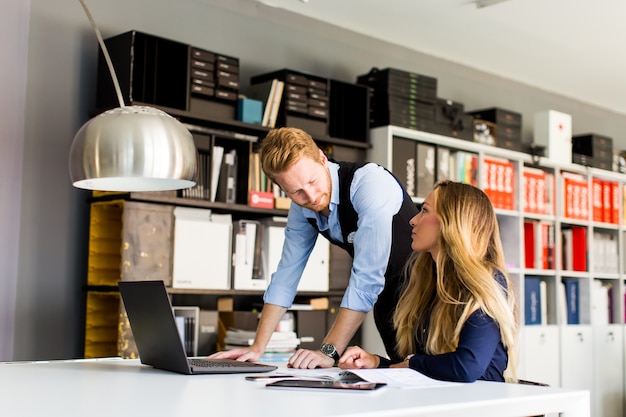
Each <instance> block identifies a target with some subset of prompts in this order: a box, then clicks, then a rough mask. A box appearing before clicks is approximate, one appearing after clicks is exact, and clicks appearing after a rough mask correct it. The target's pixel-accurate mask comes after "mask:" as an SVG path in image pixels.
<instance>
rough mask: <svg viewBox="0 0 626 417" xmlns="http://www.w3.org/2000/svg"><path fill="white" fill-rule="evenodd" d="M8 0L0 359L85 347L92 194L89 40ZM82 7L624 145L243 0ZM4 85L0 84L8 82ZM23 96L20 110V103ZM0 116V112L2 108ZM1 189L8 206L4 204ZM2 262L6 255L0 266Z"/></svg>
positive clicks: (549, 102)
mask: <svg viewBox="0 0 626 417" xmlns="http://www.w3.org/2000/svg"><path fill="white" fill-rule="evenodd" d="M10 3H11V5H10V6H9V10H10V11H12V12H13V14H9V15H10V16H7V15H6V14H4V9H3V14H2V18H0V19H1V21H0V23H3V25H2V26H3V30H4V29H5V28H4V23H5V21H6V22H7V23H9V27H11V25H13V28H15V29H16V30H15V33H17V34H18V37H19V39H18V40H19V42H18V44H19V45H22V47H23V46H24V45H26V42H28V66H27V77H28V78H27V90H26V93H25V95H24V91H23V89H20V88H19V85H15V86H13V85H11V86H10V87H11V89H10V90H9V92H10V96H9V98H5V95H4V94H1V95H0V97H2V98H1V99H0V100H2V101H0V103H2V106H3V108H4V106H9V105H12V106H13V105H15V104H17V108H16V109H14V110H12V111H9V113H8V114H9V115H11V116H10V118H9V119H8V120H9V121H10V122H11V126H12V130H11V131H10V132H8V133H10V135H9V136H8V137H9V138H10V140H9V143H8V145H6V146H8V150H9V153H10V156H7V154H6V153H5V142H6V139H5V132H4V130H2V131H0V132H1V133H2V137H3V139H2V140H3V141H2V152H1V155H2V156H1V158H2V160H1V163H2V164H1V166H0V170H1V171H0V173H1V174H3V175H0V186H1V187H2V188H1V190H2V191H3V192H2V194H0V195H1V196H2V197H1V198H2V200H1V201H2V204H1V205H0V232H4V230H5V229H6V230H7V231H8V235H5V233H2V235H1V237H0V253H1V254H2V255H1V256H3V258H0V261H1V262H0V265H1V267H2V268H3V269H2V270H1V272H2V277H0V279H2V280H3V281H0V284H2V286H0V302H2V304H3V305H2V308H3V310H2V311H3V314H2V317H3V319H5V318H6V317H7V315H5V314H4V310H6V308H7V305H8V308H9V309H11V308H12V306H11V301H12V300H13V299H14V297H13V287H14V286H15V285H16V284H17V297H16V300H17V301H16V307H15V308H14V311H13V313H14V317H15V324H16V330H15V335H14V336H15V341H14V352H13V353H12V349H11V346H7V343H9V342H5V341H8V340H11V336H12V335H11V333H12V325H11V323H5V322H0V326H2V327H0V340H1V341H2V342H0V343H2V344H0V349H2V350H0V359H10V358H11V356H13V358H14V359H50V358H69V357H76V356H77V355H78V354H79V352H80V351H81V345H82V341H81V337H82V329H81V326H82V321H81V315H82V309H83V301H82V295H83V293H82V289H81V286H82V285H83V283H84V280H85V278H84V272H85V258H86V255H87V253H86V237H87V220H86V219H87V205H86V199H87V195H86V193H85V192H83V191H79V190H76V189H73V188H72V187H71V185H70V183H69V178H68V169H67V155H68V151H69V147H70V144H71V141H72V138H73V136H74V134H75V133H76V132H77V130H78V129H79V127H80V126H81V124H82V123H84V122H85V121H86V120H87V119H88V117H89V112H90V111H91V110H92V108H93V104H94V97H93V94H94V91H95V87H94V81H95V77H94V76H95V73H94V69H95V63H96V53H97V42H96V39H95V36H94V35H93V33H92V32H91V28H90V26H89V23H88V21H87V18H86V17H85V15H84V13H83V11H82V8H81V7H80V4H79V3H78V2H77V1H74V0H31V9H30V31H29V32H28V35H29V38H26V36H27V33H26V31H25V30H24V28H25V27H28V22H27V21H28V19H27V18H24V16H19V21H18V23H17V27H15V23H13V22H12V16H14V15H15V14H18V15H19V12H20V11H21V10H23V9H22V8H23V7H27V6H23V5H21V3H22V1H20V0H10ZM87 3H88V5H89V7H90V9H91V11H92V13H93V15H94V18H95V20H96V22H97V24H98V26H99V27H100V30H101V32H102V34H103V36H105V37H108V36H112V35H115V34H118V33H121V32H125V31H127V30H130V29H137V30H140V31H144V32H147V33H152V34H155V35H159V36H162V37H166V38H170V39H173V40H177V41H180V42H184V43H188V44H192V45H194V46H198V47H201V48H204V49H209V50H213V51H217V52H221V53H224V54H227V55H232V56H236V57H238V58H240V61H241V76H242V81H243V84H244V86H245V85H246V84H247V81H248V80H249V77H250V76H251V75H253V74H259V73H262V72H266V71H271V70H275V69H280V68H291V69H294V70H298V71H304V72H309V73H312V74H315V75H319V76H324V77H329V78H334V79H338V80H343V81H347V82H354V81H355V79H356V76H357V75H360V74H363V73H366V72H367V71H369V69H370V68H371V67H373V66H377V67H381V68H384V67H394V68H399V69H404V70H408V71H414V72H418V73H422V74H426V75H431V76H435V77H437V79H438V81H439V91H438V92H439V96H440V97H445V98H449V99H454V100H456V101H461V102H463V103H465V105H466V108H467V109H468V110H471V109H478V108H483V107H492V106H499V107H503V108H507V109H511V110H515V111H519V112H521V113H522V114H523V116H524V120H525V123H524V135H525V136H526V137H529V136H530V133H531V131H532V127H531V125H530V121H531V119H532V114H533V113H534V112H535V111H540V110H546V109H554V110H559V111H562V112H565V113H569V114H572V115H573V120H574V132H575V133H582V132H587V131H592V132H597V133H602V134H605V135H608V136H612V137H613V138H614V139H615V141H616V146H617V147H618V148H620V149H624V148H626V138H624V137H623V135H622V132H623V131H626V116H624V115H618V114H615V113H611V112H609V111H607V110H602V109H599V108H595V107H592V106H589V105H586V104H584V103H581V102H576V101H572V100H569V99H566V98H564V97H561V96H559V95H555V94H551V93H547V92H543V91H540V90H537V89H534V88H530V87H527V86H524V85H521V84H518V83H514V82H511V81H509V80H507V79H506V78H502V77H498V76H494V75H490V74H486V73H481V72H478V71H475V70H472V69H470V68H467V67H463V66H460V65H456V64H454V63H451V62H448V61H443V60H440V59H437V58H434V57H430V56H427V55H423V54H420V53H417V52H413V51H410V50H407V49H405V48H401V47H398V46H394V45H390V44H386V43H384V42H380V41H377V40H375V39H371V38H368V37H364V36H361V35H357V34H353V33H350V32H347V31H344V30H342V29H339V28H336V27H330V26H328V25H325V24H323V23H321V22H314V21H310V20H308V19H305V18H301V17H298V16H294V15H290V14H287V13H286V12H282V11H280V10H273V9H268V8H266V7H264V6H258V5H256V4H255V3H253V2H252V1H251V0H177V1H173V0H107V1H95V0H92V1H88V2H87ZM24 25H26V26H24ZM1 39H9V44H7V45H4V42H6V41H4V42H3V44H2V49H1V50H0V51H2V52H4V50H5V48H10V49H11V50H10V51H9V52H10V55H9V56H13V57H15V58H16V59H17V60H18V62H16V63H15V64H14V65H15V68H13V67H12V68H11V71H12V72H13V74H14V75H17V76H18V77H17V78H18V79H19V78H20V77H19V75H20V74H23V72H24V65H25V62H24V59H23V56H22V54H23V50H22V49H20V48H17V49H15V47H14V46H13V43H11V42H13V41H12V37H11V36H9V37H5V36H3V37H2V38H1ZM529 47H532V46H529ZM608 53H612V52H611V51H609V52H608ZM2 56H3V58H4V56H6V55H5V54H4V53H3V54H2ZM3 61H5V60H4V59H3ZM3 65H4V62H3ZM20 65H21V66H20ZM0 80H1V81H2V83H3V84H5V79H4V77H3V78H1V79H0ZM18 81H19V80H18ZM581 82H582V81H581ZM18 84H19V83H18ZM2 88H3V90H2V91H3V92H4V88H5V86H4V85H3V86H2ZM24 101H25V107H26V112H25V114H23V113H22V112H21V111H20V103H24ZM22 107H23V106H22ZM0 114H2V116H1V117H3V118H5V117H7V112H2V113H0ZM24 116H25V121H24ZM2 128H3V129H4V128H5V123H4V119H3V122H2ZM22 129H24V132H23V134H22V132H21V130H22ZM22 147H23V151H24V156H23V170H22V171H21V173H20V169H22V164H21V161H20V158H21V152H22ZM5 163H7V165H5ZM7 175H8V176H7ZM20 177H21V178H20ZM20 194H21V200H20V199H19V195H20ZM7 195H9V196H11V198H12V199H14V201H9V202H8V203H7V202H6V201H5V200H4V199H5V197H6V196H7ZM18 224H19V235H18V233H17V227H18ZM16 247H17V248H18V249H19V254H16V253H15V248H16ZM4 257H8V259H7V260H6V262H5V261H4ZM5 268H6V272H5ZM4 280H7V283H6V284H5V282H4ZM11 313H12V312H11V311H8V313H7V314H9V315H10V314H11Z"/></svg>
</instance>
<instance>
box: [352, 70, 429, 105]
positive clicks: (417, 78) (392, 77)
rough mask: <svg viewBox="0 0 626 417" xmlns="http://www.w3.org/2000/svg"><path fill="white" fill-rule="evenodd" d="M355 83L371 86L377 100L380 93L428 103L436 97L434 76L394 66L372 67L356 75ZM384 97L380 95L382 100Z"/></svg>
mask: <svg viewBox="0 0 626 417" xmlns="http://www.w3.org/2000/svg"><path fill="white" fill-rule="evenodd" d="M357 84H362V85H366V86H368V87H370V88H372V90H373V95H374V100H378V96H379V94H380V93H386V95H387V96H399V97H405V98H407V99H411V100H420V101H425V102H428V103H434V102H435V100H436V99H437V79H436V78H434V77H430V76H427V75H422V74H418V73H415V72H409V71H403V70H399V69H395V68H385V69H382V70H381V69H378V68H372V69H371V70H370V71H369V72H368V73H367V74H363V75H359V76H358V77H357ZM384 97H385V96H384V95H383V96H381V99H383V100H384Z"/></svg>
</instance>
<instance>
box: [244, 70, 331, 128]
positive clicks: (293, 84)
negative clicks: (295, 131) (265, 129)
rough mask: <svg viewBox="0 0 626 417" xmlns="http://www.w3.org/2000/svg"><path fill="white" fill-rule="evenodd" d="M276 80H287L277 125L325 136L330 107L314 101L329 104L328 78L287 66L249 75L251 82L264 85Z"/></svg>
mask: <svg viewBox="0 0 626 417" xmlns="http://www.w3.org/2000/svg"><path fill="white" fill-rule="evenodd" d="M274 79H276V80H279V81H282V82H284V83H285V86H284V88H283V94H282V97H281V100H280V107H279V109H278V114H277V117H276V124H275V127H282V126H292V127H298V128H300V129H303V130H305V131H306V132H307V133H309V134H310V135H311V136H313V137H318V138H319V137H326V136H327V135H328V108H327V107H319V106H316V105H315V103H319V102H320V101H323V102H326V103H328V79H327V78H324V77H319V76H317V75H312V74H307V73H304V72H300V71H295V70H291V69H287V68H285V69H281V70H277V71H272V72H268V73H265V74H260V75H255V76H253V77H251V78H250V84H251V85H255V84H262V83H265V82H268V81H271V80H274ZM309 99H314V100H317V101H314V102H311V101H309Z"/></svg>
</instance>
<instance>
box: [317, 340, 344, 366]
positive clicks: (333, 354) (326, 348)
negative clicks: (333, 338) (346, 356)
mask: <svg viewBox="0 0 626 417" xmlns="http://www.w3.org/2000/svg"><path fill="white" fill-rule="evenodd" d="M320 351H321V352H322V353H323V354H324V355H326V356H328V357H329V358H331V359H332V360H334V361H335V363H337V362H338V361H339V358H340V356H339V353H338V352H337V348H336V347H335V345H333V344H331V343H324V344H323V345H322V347H320Z"/></svg>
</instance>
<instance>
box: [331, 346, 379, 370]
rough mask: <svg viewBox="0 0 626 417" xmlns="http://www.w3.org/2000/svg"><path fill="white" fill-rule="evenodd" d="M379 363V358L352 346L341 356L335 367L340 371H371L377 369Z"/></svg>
mask: <svg viewBox="0 0 626 417" xmlns="http://www.w3.org/2000/svg"><path fill="white" fill-rule="evenodd" d="M379 363H380V358H379V357H378V356H377V355H372V354H371V353H368V352H366V351H365V350H363V349H362V348H360V347H358V346H352V347H349V348H348V349H346V351H345V352H344V353H343V355H341V358H339V362H337V366H339V367H340V368H341V369H361V368H365V369H371V368H377V367H378V364H379Z"/></svg>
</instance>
